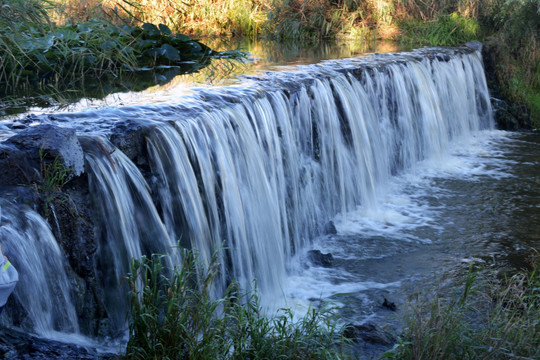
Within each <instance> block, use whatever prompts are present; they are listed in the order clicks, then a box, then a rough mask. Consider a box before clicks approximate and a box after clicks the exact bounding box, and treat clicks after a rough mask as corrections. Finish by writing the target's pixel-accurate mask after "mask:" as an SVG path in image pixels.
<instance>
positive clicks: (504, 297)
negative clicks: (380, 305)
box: [383, 257, 540, 359]
mask: <svg viewBox="0 0 540 360" xmlns="http://www.w3.org/2000/svg"><path fill="white" fill-rule="evenodd" d="M539 265H540V261H539V258H538V257H536V260H534V261H533V262H532V268H531V269H530V270H528V271H525V270H524V271H521V272H519V273H518V274H516V275H514V276H512V277H510V278H504V279H503V280H499V281H497V280H493V279H489V278H487V277H486V276H485V274H484V273H477V272H475V271H474V270H472V269H470V270H469V273H468V274H467V276H466V277H465V279H464V280H462V281H461V282H462V283H463V285H462V286H461V288H462V290H461V293H460V294H450V295H448V294H446V295H442V294H443V293H444V291H439V292H437V294H436V296H435V297H434V298H429V297H425V296H424V297H423V296H416V298H415V299H414V301H413V302H412V303H411V305H410V308H409V309H408V310H407V311H406V316H405V330H404V332H403V334H402V335H401V337H400V339H399V341H398V343H397V344H396V345H395V346H394V348H393V349H392V350H391V351H389V352H387V353H386V354H385V355H384V356H383V358H389V359H513V358H516V359H538V358H540V337H539V336H538V334H540V272H539V271H538V270H539V268H538V266H539Z"/></svg>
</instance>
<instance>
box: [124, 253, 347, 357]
mask: <svg viewBox="0 0 540 360" xmlns="http://www.w3.org/2000/svg"><path fill="white" fill-rule="evenodd" d="M216 258H217V257H214V259H213V260H212V261H211V262H210V265H209V266H208V267H207V268H204V267H203V266H202V265H200V263H199V262H198V260H197V256H194V255H193V254H192V253H191V252H189V251H184V252H183V262H182V264H181V266H180V267H179V268H175V269H173V270H168V269H167V267H166V265H165V263H166V260H167V257H164V256H158V255H154V256H152V257H151V258H145V257H143V258H142V259H139V260H134V261H133V262H132V268H131V274H130V275H129V276H128V282H129V285H130V289H131V291H130V304H131V306H130V308H131V311H130V313H129V334H130V339H129V342H128V345H127V349H126V355H125V358H127V359H277V358H279V359H340V358H344V357H345V354H344V352H343V351H341V346H342V345H343V341H344V340H343V338H342V336H341V331H340V329H339V328H337V327H336V326H335V325H334V324H333V322H332V319H333V312H332V311H330V310H324V309H323V310H315V309H310V310H309V311H308V312H307V314H306V316H305V317H303V318H301V319H296V318H295V317H294V315H293V314H292V312H291V311H290V310H281V311H280V312H278V313H277V314H276V316H274V317H271V318H270V317H266V316H265V314H264V312H263V310H262V308H261V306H260V302H259V298H258V296H257V295H256V294H245V293H242V291H241V290H240V289H239V288H238V287H237V286H236V285H235V284H232V285H231V286H229V288H228V290H227V291H226V293H225V295H224V296H223V297H222V298H219V299H216V298H214V297H213V296H212V295H211V293H212V288H213V281H214V278H215V276H216V274H217V271H218V268H219V266H218V264H217V260H216Z"/></svg>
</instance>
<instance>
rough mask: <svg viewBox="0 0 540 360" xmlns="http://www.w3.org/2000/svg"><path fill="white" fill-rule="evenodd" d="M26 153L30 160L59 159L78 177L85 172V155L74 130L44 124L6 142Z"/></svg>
mask: <svg viewBox="0 0 540 360" xmlns="http://www.w3.org/2000/svg"><path fill="white" fill-rule="evenodd" d="M6 144H7V145H11V144H13V145H14V146H15V147H16V148H18V149H19V150H20V151H22V152H24V153H25V155H26V157H27V159H28V160H32V161H40V160H42V159H44V158H50V159H56V158H59V159H60V160H61V161H62V162H63V164H64V165H65V166H66V167H67V168H70V169H71V170H72V171H73V174H74V175H76V176H78V175H80V174H81V173H83V172H84V153H83V151H82V147H81V144H80V143H79V140H78V138H77V132H76V131H75V130H74V129H66V128H61V127H58V126H54V125H51V124H43V125H38V126H34V127H30V128H27V129H24V130H22V131H21V132H19V133H18V134H17V135H15V136H12V137H11V138H9V139H8V140H7V141H6Z"/></svg>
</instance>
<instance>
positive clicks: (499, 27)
mask: <svg viewBox="0 0 540 360" xmlns="http://www.w3.org/2000/svg"><path fill="white" fill-rule="evenodd" d="M539 24H540V0H523V1H522V0H508V1H504V2H499V3H498V6H497V7H496V8H494V12H493V14H492V16H491V22H490V25H491V26H492V27H493V28H494V29H495V33H494V38H493V39H492V41H491V46H493V47H495V48H496V51H494V56H495V57H496V59H495V62H497V63H498V64H499V66H498V67H497V68H496V74H497V78H498V80H499V84H500V85H501V88H502V91H503V93H504V94H505V95H506V96H507V97H508V98H509V99H510V100H511V101H513V102H517V103H525V104H527V106H528V107H529V108H530V110H531V121H532V123H533V127H536V128H540V104H539V100H538V94H540V25H539Z"/></svg>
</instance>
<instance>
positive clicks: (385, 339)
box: [343, 322, 396, 345]
mask: <svg viewBox="0 0 540 360" xmlns="http://www.w3.org/2000/svg"><path fill="white" fill-rule="evenodd" d="M343 335H344V336H345V337H346V338H348V339H351V340H354V341H365V342H368V343H371V344H380V345H391V344H393V343H394V342H395V341H396V338H395V336H394V335H392V334H391V333H390V332H388V331H386V330H383V329H381V328H380V327H378V326H377V325H375V324H373V323H370V322H368V323H364V324H358V323H351V324H347V325H346V326H345V330H344V332H343Z"/></svg>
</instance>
